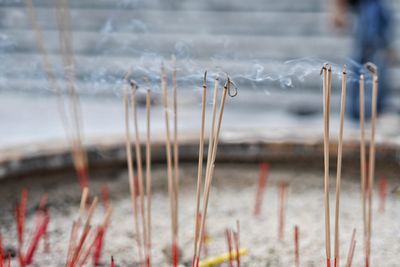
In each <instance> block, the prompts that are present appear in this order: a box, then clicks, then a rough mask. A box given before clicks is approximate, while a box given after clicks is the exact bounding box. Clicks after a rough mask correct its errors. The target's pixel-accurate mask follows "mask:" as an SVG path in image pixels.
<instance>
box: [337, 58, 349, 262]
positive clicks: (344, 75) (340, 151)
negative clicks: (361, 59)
mask: <svg viewBox="0 0 400 267" xmlns="http://www.w3.org/2000/svg"><path fill="white" fill-rule="evenodd" d="M346 81H347V73H346V66H344V67H343V72H342V96H341V100H340V125H339V138H338V152H337V153H338V154H337V170H336V203H335V204H336V207H335V241H334V242H335V247H334V257H335V259H334V266H335V267H337V266H339V264H340V262H339V260H340V258H339V252H340V250H339V245H340V240H339V238H340V237H339V214H340V189H341V183H342V154H343V128H344V114H345V109H346Z"/></svg>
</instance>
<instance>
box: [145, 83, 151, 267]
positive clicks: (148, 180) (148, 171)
mask: <svg viewBox="0 0 400 267" xmlns="http://www.w3.org/2000/svg"><path fill="white" fill-rule="evenodd" d="M150 110H151V91H150V89H148V90H147V93H146V130H147V135H146V136H147V138H146V196H147V244H146V245H147V253H148V254H147V259H146V261H147V262H146V264H147V267H150V266H151V262H152V261H151V255H152V253H151V185H152V177H151V145H150V144H151V132H150V131H151V127H150V120H151V117H150Z"/></svg>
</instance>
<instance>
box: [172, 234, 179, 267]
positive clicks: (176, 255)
mask: <svg viewBox="0 0 400 267" xmlns="http://www.w3.org/2000/svg"><path fill="white" fill-rule="evenodd" d="M177 243H178V242H177V240H176V238H174V241H173V242H172V266H174V267H178V263H179V249H178V245H177Z"/></svg>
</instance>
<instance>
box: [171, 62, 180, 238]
mask: <svg viewBox="0 0 400 267" xmlns="http://www.w3.org/2000/svg"><path fill="white" fill-rule="evenodd" d="M173 68H174V69H173V73H172V86H173V114H174V116H173V117H174V194H175V202H176V203H175V209H176V214H175V217H176V218H175V220H176V225H175V227H176V229H175V232H176V233H175V234H176V236H178V234H179V233H178V230H179V225H178V210H179V144H178V142H179V141H178V85H177V80H176V60H175V57H173Z"/></svg>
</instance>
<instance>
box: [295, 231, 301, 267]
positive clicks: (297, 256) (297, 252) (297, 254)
mask: <svg viewBox="0 0 400 267" xmlns="http://www.w3.org/2000/svg"><path fill="white" fill-rule="evenodd" d="M299 235H300V233H299V226H297V225H295V226H294V265H295V266H296V267H299V266H300V248H299Z"/></svg>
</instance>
